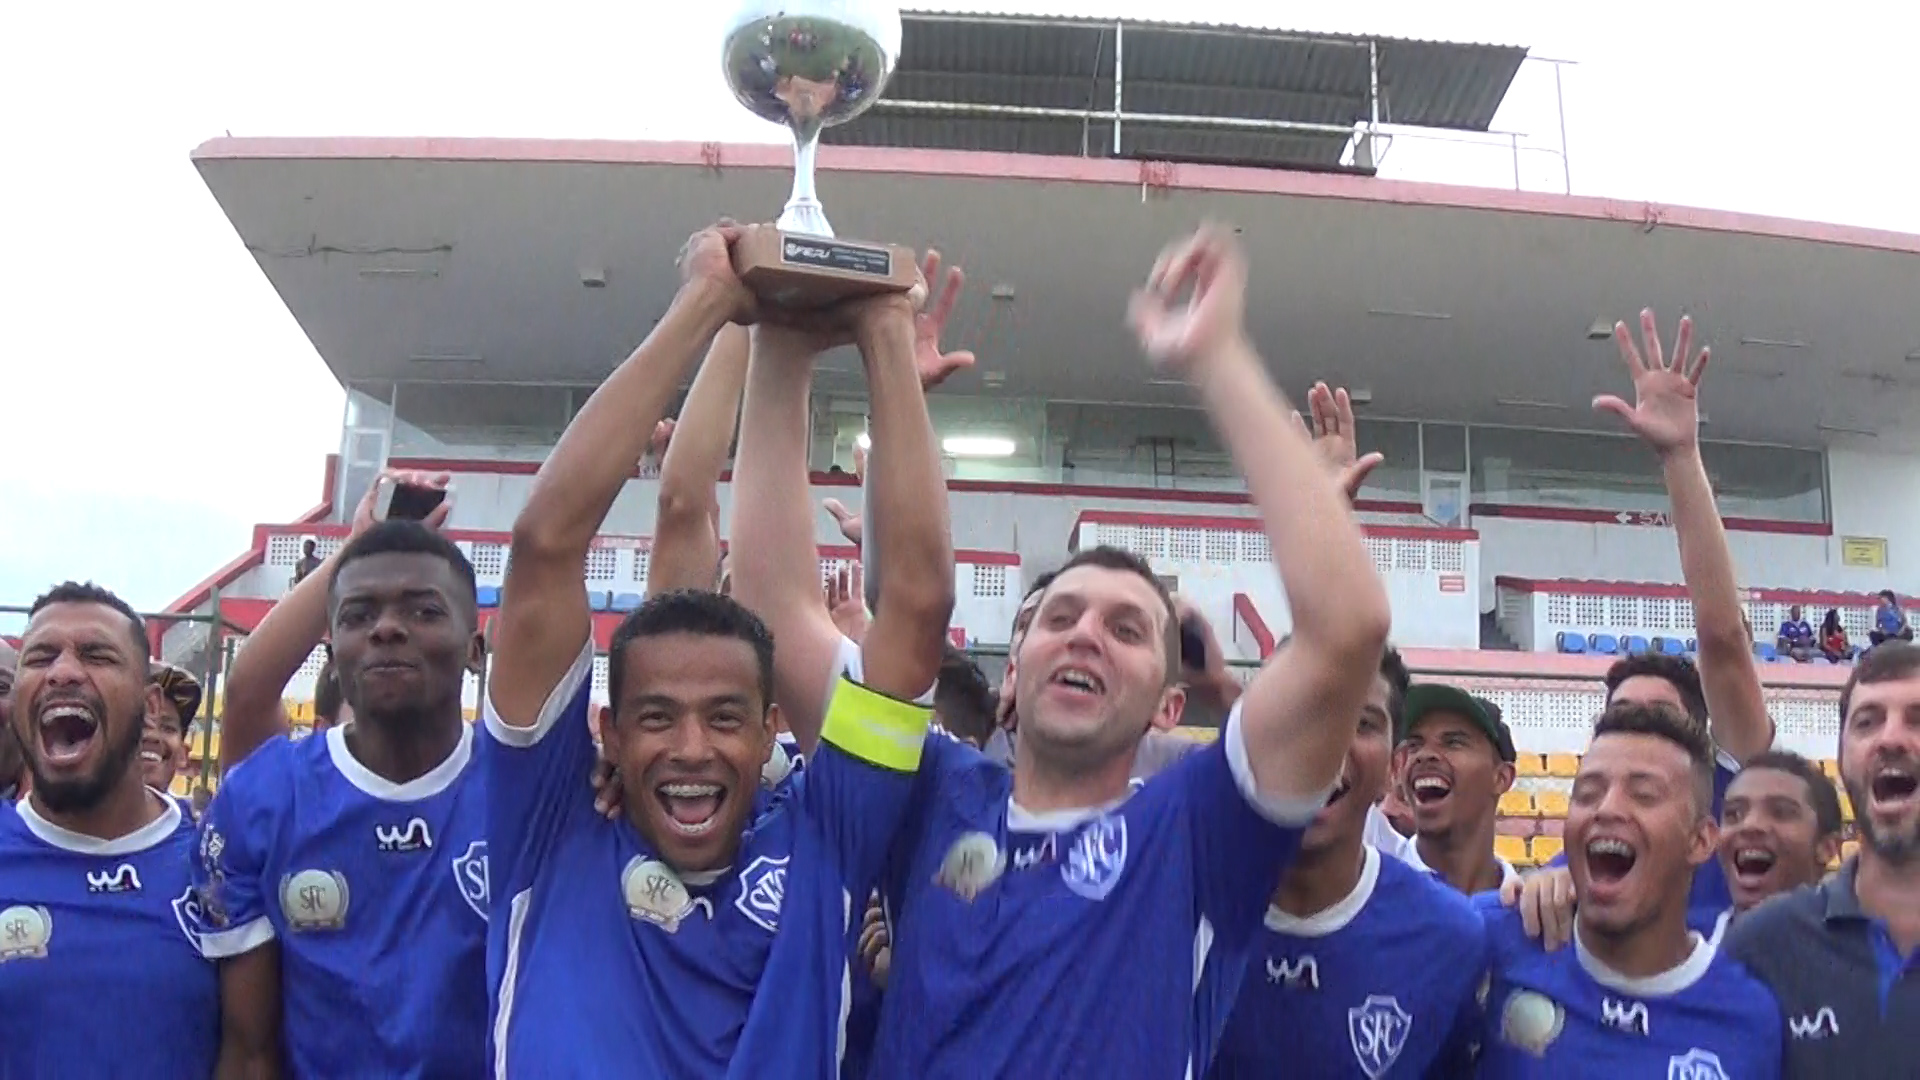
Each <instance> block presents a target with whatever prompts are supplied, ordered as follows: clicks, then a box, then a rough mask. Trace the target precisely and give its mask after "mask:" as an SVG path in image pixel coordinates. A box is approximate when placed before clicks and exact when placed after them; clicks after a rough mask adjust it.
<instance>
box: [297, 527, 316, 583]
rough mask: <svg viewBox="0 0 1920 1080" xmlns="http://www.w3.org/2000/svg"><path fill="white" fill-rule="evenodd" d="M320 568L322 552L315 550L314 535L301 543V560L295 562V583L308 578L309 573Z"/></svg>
mask: <svg viewBox="0 0 1920 1080" xmlns="http://www.w3.org/2000/svg"><path fill="white" fill-rule="evenodd" d="M318 569H320V553H319V552H317V551H315V550H314V542H313V538H312V537H308V538H307V540H306V541H305V542H304V543H302V544H301V545H300V561H299V562H296V563H294V564H293V583H294V584H295V585H298V584H300V583H301V582H303V581H305V580H307V575H308V574H311V573H313V572H314V571H315V570H318Z"/></svg>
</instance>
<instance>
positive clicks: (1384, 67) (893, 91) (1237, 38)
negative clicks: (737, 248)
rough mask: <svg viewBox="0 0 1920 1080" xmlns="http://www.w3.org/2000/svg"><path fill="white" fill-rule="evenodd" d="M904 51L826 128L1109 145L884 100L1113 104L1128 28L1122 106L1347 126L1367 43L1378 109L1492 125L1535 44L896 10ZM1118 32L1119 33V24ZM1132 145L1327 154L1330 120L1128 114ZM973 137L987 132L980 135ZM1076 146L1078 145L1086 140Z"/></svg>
mask: <svg viewBox="0 0 1920 1080" xmlns="http://www.w3.org/2000/svg"><path fill="white" fill-rule="evenodd" d="M902 18H903V23H904V26H903V35H902V43H901V49H900V53H901V63H900V66H899V68H898V70H897V72H896V74H895V75H894V79H893V82H892V83H891V84H890V85H889V87H888V88H887V93H886V96H885V97H884V98H883V99H882V101H881V103H880V105H879V106H877V107H876V108H874V109H873V111H871V112H869V113H868V114H867V115H866V116H865V117H863V118H861V119H859V120H856V121H855V122H853V123H852V124H848V125H846V126H844V127H841V128H837V129H833V130H832V132H831V134H830V135H829V139H830V141H833V142H838V143H856V144H864V145H887V146H914V147H939V148H945V149H978V150H1022V151H1024V152H1028V153H1059V154H1074V155H1079V154H1082V153H1086V154H1090V155H1093V156H1106V155H1107V154H1108V153H1110V151H1111V149H1112V146H1111V139H1112V135H1111V128H1110V126H1109V122H1107V121H1102V120H1095V121H1092V122H1091V123H1090V124H1089V123H1085V122H1082V121H1079V120H1067V119H1064V118H1032V117H1026V118H1022V117H1013V116H1006V115H1001V116H997V117H966V116H958V115H953V114H933V115H930V114H926V113H908V112H903V111H901V110H898V109H889V108H888V107H887V101H888V100H889V99H891V100H893V101H926V102H942V103H950V104H956V105H958V104H968V105H987V106H995V105H998V106H1014V107H1029V108H1033V107H1037V108H1049V109H1072V110H1096V111H1097V110H1111V109H1112V108H1113V79H1114V48H1115V38H1116V36H1119V37H1121V38H1123V48H1124V70H1123V72H1122V76H1121V80H1122V91H1123V97H1124V101H1123V106H1122V108H1123V110H1124V112H1126V113H1128V114H1137V113H1148V114H1160V115H1166V116H1196V117H1233V118H1239V119H1252V120H1275V121H1288V122H1293V123H1306V124H1324V125H1332V126H1339V127H1346V128H1352V127H1354V126H1356V125H1359V124H1362V123H1364V122H1365V121H1366V120H1367V119H1368V118H1369V116H1370V113H1371V110H1370V107H1369V103H1368V86H1369V81H1370V64H1369V58H1368V50H1367V48H1366V47H1365V46H1367V45H1368V44H1369V43H1371V44H1373V45H1375V46H1377V47H1378V51H1379V57H1380V84H1381V119H1383V120H1385V121H1388V122H1390V123H1397V124H1407V125H1412V126H1419V127H1434V128H1448V129H1453V130H1467V131H1485V130H1487V129H1488V128H1489V127H1490V126H1491V125H1492V122H1493V116H1494V113H1495V111H1496V110H1498V109H1499V107H1500V102H1501V100H1502V99H1503V98H1504V97H1505V96H1506V92H1507V89H1508V87H1510V86H1511V85H1512V82H1513V78H1514V76H1515V74H1516V73H1517V72H1518V71H1519V67H1520V64H1521V62H1522V61H1523V60H1525V59H1526V50H1525V49H1523V48H1518V47H1514V46H1505V45H1473V44H1457V43H1451V42H1436V41H1417V40H1410V39H1404V38H1385V37H1350V36H1342V35H1335V34H1316V33H1296V32H1293V31H1281V30H1268V29H1259V28H1251V27H1244V26H1231V25H1224V24H1205V23H1152V22H1140V21H1135V20H1101V19H1092V18H1075V17H1044V16H1001V15H979V14H968V13H950V12H919V11H915V12H905V13H903V16H902ZM1116 26H1120V27H1123V28H1124V29H1123V30H1122V31H1121V33H1120V34H1118V35H1116V33H1115V27H1116ZM1122 132H1123V145H1122V149H1121V153H1122V154H1123V155H1125V156H1129V157H1141V156H1151V157H1166V158H1172V159H1177V160H1209V161H1223V160H1231V161H1241V162H1245V163H1249V164H1268V165H1286V164H1298V165H1310V166H1322V167H1324V166H1328V165H1334V164H1337V163H1338V162H1339V158H1340V152H1341V149H1342V148H1343V147H1344V145H1345V142H1346V139H1345V137H1344V136H1340V135H1336V134H1334V133H1331V132H1297V131H1278V130H1270V131H1246V130H1241V131H1234V130H1224V129H1220V128H1210V127H1205V126H1202V125H1186V126H1180V125H1171V124H1145V123H1142V122H1139V121H1134V120H1128V121H1126V122H1125V124H1124V125H1123V129H1122ZM973 140H978V141H973ZM1083 144H1084V147H1085V149H1084V150H1083Z"/></svg>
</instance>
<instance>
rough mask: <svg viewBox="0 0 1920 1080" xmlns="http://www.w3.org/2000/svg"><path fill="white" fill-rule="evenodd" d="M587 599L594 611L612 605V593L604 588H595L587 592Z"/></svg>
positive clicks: (605, 608) (602, 609) (603, 609)
mask: <svg viewBox="0 0 1920 1080" xmlns="http://www.w3.org/2000/svg"><path fill="white" fill-rule="evenodd" d="M587 601H588V602H589V603H591V604H592V605H593V610H595V611H605V610H607V609H608V608H610V607H612V606H613V594H612V593H610V592H608V591H606V590H605V589H596V590H594V591H593V592H590V593H588V594H587Z"/></svg>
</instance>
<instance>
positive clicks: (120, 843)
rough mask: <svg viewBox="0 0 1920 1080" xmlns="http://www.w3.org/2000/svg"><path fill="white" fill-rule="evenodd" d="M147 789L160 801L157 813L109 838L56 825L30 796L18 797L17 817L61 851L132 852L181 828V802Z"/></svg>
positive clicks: (91, 853)
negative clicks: (43, 814) (134, 826)
mask: <svg viewBox="0 0 1920 1080" xmlns="http://www.w3.org/2000/svg"><path fill="white" fill-rule="evenodd" d="M147 790H148V791H151V792H153V794H154V796H155V797H156V798H158V799H159V800H160V816H159V817H156V818H154V819H153V820H152V821H149V822H147V823H146V824H145V825H142V826H140V827H139V828H137V829H135V830H133V831H132V832H130V833H127V834H126V835H125V836H119V837H115V838H114V839H112V840H102V839H100V838H99V837H97V836H88V835H87V834H85V833H77V832H74V831H73V830H72V829H68V828H65V827H63V826H60V825H55V824H54V823H53V822H51V821H48V820H47V819H46V818H45V817H43V816H41V814H40V811H39V809H38V808H36V807H35V806H34V805H33V799H32V797H31V796H29V797H28V798H25V799H21V800H20V802H19V805H18V807H17V809H18V810H19V812H20V820H21V822H22V823H23V824H25V825H26V827H27V831H28V832H30V833H32V834H33V835H35V836H37V837H39V838H40V839H41V840H42V841H44V842H46V843H48V844H51V845H52V846H54V847H57V848H60V849H61V850H63V851H72V852H77V853H79V854H81V855H132V854H135V853H136V852H141V851H145V850H147V849H148V848H150V847H153V846H154V845H155V844H158V843H159V842H160V841H162V840H165V839H166V838H167V837H169V836H172V835H173V831H174V830H175V829H178V828H179V827H180V804H179V803H176V802H174V801H173V798H172V797H171V796H169V795H165V794H162V793H161V792H158V791H154V790H153V789H152V788H148V789H147Z"/></svg>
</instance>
